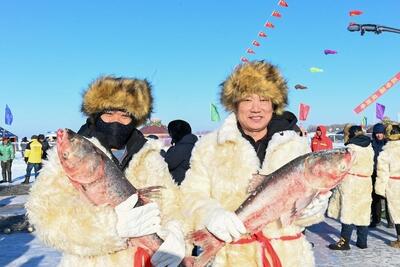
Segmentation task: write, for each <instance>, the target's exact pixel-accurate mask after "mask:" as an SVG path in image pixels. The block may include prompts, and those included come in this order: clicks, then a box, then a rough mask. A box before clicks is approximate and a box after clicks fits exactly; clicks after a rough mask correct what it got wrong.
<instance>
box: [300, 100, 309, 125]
mask: <svg viewBox="0 0 400 267" xmlns="http://www.w3.org/2000/svg"><path fill="white" fill-rule="evenodd" d="M309 111H310V106H309V105H306V104H303V103H300V110H299V120H301V121H305V120H307V116H308V112H309Z"/></svg>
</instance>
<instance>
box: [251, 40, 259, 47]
mask: <svg viewBox="0 0 400 267" xmlns="http://www.w3.org/2000/svg"><path fill="white" fill-rule="evenodd" d="M252 44H253V45H254V46H260V43H259V42H257V41H256V40H254V41H253V42H252Z"/></svg>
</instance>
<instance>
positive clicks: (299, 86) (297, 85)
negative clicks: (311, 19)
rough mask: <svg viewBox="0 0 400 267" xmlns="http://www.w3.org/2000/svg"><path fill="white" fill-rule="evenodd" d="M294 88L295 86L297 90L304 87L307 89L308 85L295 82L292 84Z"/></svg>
mask: <svg viewBox="0 0 400 267" xmlns="http://www.w3.org/2000/svg"><path fill="white" fill-rule="evenodd" d="M294 88H296V89H297V90H299V89H300V90H304V89H307V88H308V87H307V86H304V85H302V84H296V85H295V86H294Z"/></svg>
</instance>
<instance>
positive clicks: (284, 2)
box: [278, 0, 289, 7]
mask: <svg viewBox="0 0 400 267" xmlns="http://www.w3.org/2000/svg"><path fill="white" fill-rule="evenodd" d="M278 5H280V6H281V7H288V6H289V5H288V4H287V3H286V1H285V0H279V3H278Z"/></svg>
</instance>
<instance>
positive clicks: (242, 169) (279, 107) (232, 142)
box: [180, 61, 330, 267]
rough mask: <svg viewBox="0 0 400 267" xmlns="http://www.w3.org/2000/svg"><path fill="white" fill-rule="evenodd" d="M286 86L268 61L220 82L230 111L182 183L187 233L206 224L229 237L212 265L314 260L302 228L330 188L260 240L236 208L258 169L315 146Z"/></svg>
mask: <svg viewBox="0 0 400 267" xmlns="http://www.w3.org/2000/svg"><path fill="white" fill-rule="evenodd" d="M287 91H288V87H287V83H286V81H285V79H284V78H283V77H282V76H281V74H280V73H279V71H278V69H277V67H275V66H274V65H271V64H270V63H267V62H265V61H252V62H249V63H243V64H241V65H239V66H238V67H236V68H235V70H234V71H233V72H232V74H231V75H230V76H229V77H228V78H227V79H226V80H225V82H223V83H222V84H221V102H222V104H223V105H224V106H225V108H226V109H227V110H228V111H230V112H231V114H230V115H229V116H228V117H227V118H226V119H225V121H224V122H223V123H222V126H221V127H220V128H219V129H218V130H216V131H214V132H212V133H210V134H207V135H205V136H203V137H202V138H201V139H200V140H199V141H198V142H197V143H196V145H195V147H194V149H193V153H192V158H191V161H190V162H191V166H190V169H189V170H188V171H187V173H186V177H185V180H184V181H183V183H182V184H181V187H180V189H181V193H182V205H183V207H182V212H183V215H184V218H185V219H186V231H193V230H199V229H202V228H204V227H205V228H207V229H208V231H210V232H211V233H212V234H213V235H215V236H216V237H217V238H219V239H220V240H223V241H224V242H226V243H227V244H226V245H225V246H224V247H223V248H222V249H221V250H220V251H219V252H218V253H217V255H216V257H215V260H214V266H246V267H253V266H265V265H263V263H267V264H268V261H272V262H275V263H277V262H279V263H281V264H282V266H314V256H313V252H312V248H311V245H310V243H309V242H308V241H307V240H306V238H305V236H304V235H303V234H302V231H303V229H304V227H305V226H309V225H312V224H314V223H318V222H320V221H322V220H323V218H324V213H325V210H326V207H327V204H328V198H329V196H330V192H328V193H327V194H326V195H321V196H318V197H317V198H315V199H314V200H313V201H312V203H311V204H310V205H309V206H308V207H306V208H305V210H303V212H302V214H301V217H300V218H298V219H297V220H296V221H294V222H293V223H292V224H291V225H289V226H283V225H282V224H281V223H280V221H279V220H277V221H274V222H272V223H270V224H268V225H266V226H265V228H264V229H262V230H261V231H260V233H258V234H257V238H256V237H255V236H251V237H249V236H243V234H244V233H246V229H245V226H244V225H243V222H242V221H241V220H240V219H239V218H238V216H237V215H236V214H235V212H234V211H235V210H236V209H237V208H238V207H239V206H240V205H241V204H242V203H243V201H244V200H245V199H246V198H247V197H248V196H249V193H248V188H249V185H250V184H251V182H252V179H253V175H254V174H258V173H261V174H265V175H267V174H270V173H272V172H273V171H275V170H277V169H278V168H280V167H282V166H283V165H285V164H286V163H288V162H290V161H291V160H293V159H295V158H297V157H298V156H301V155H304V154H306V153H308V152H310V146H309V144H308V142H307V139H306V138H305V137H301V136H300V135H299V134H298V133H297V132H296V130H297V129H298V127H296V122H297V118H296V116H295V115H294V114H293V113H291V112H288V111H285V110H284V109H285V107H286V105H287V101H288V99H287V98H288V92H287ZM311 206H312V207H313V208H312V209H311ZM232 241H236V242H234V243H231V242H232ZM189 245H190V244H188V246H189ZM266 247H268V248H271V249H268V250H266V249H265V248H266ZM187 251H188V250H187ZM273 266H278V265H275V264H274V265H273ZM279 266H280V265H279Z"/></svg>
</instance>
